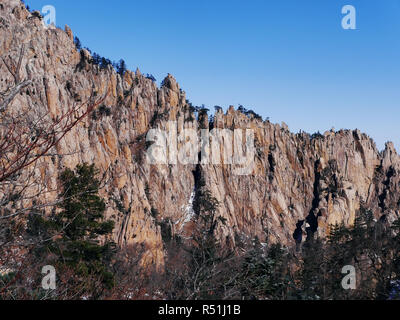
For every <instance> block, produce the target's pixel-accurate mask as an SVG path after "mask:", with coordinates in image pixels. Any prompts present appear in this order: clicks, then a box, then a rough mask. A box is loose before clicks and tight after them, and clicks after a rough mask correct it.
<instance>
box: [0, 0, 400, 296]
mask: <svg viewBox="0 0 400 320" xmlns="http://www.w3.org/2000/svg"><path fill="white" fill-rule="evenodd" d="M0 57H1V59H0V299H4V300H13V299H16V300H18V299H39V300H45V299H54V300H71V299H76V300H82V299H85V300H95V299H133V300H136V299H170V300H178V299H184V300H203V299H221V300H232V299H239V300H241V299H249V300H251V299H256V300H264V299H265V300H332V299H382V300H387V299H397V298H398V295H399V285H400V264H399V262H400V261H399V250H400V246H399V240H400V239H399V232H400V220H399V214H400V190H399V189H400V175H399V172H400V157H399V155H398V154H397V152H396V150H395V148H394V145H393V143H391V142H388V143H387V144H386V146H385V149H384V150H383V151H379V150H378V149H377V147H376V145H375V142H374V141H373V140H372V139H371V138H370V137H368V136H367V135H366V134H363V133H361V132H360V131H359V130H357V129H356V130H344V129H342V130H339V131H335V130H334V129H332V130H330V131H326V132H324V133H319V132H317V133H314V134H309V133H306V132H302V131H300V132H298V133H293V132H291V131H290V130H289V128H288V126H287V125H286V124H285V123H282V124H274V123H272V122H271V121H270V119H269V118H266V119H263V118H262V117H261V116H259V115H258V114H257V113H256V112H255V111H253V110H251V109H249V108H246V107H244V106H242V105H239V106H238V108H235V107H233V106H230V107H229V108H228V110H227V111H226V112H224V111H223V109H222V108H221V107H219V106H216V107H215V112H214V113H211V112H210V110H209V109H212V108H207V107H206V106H204V105H203V106H194V105H193V104H192V103H191V102H190V101H189V99H187V98H186V93H185V91H184V90H183V89H182V88H181V87H180V86H179V84H178V83H177V81H176V79H175V78H174V77H173V76H172V75H170V74H168V75H167V77H166V78H165V79H164V80H163V81H162V82H161V84H160V86H158V85H157V83H156V81H155V79H154V77H153V76H152V75H151V74H146V75H144V74H142V73H141V72H140V70H139V69H137V70H136V71H135V72H133V71H131V70H129V69H128V68H127V66H126V64H125V61H124V60H123V59H121V60H120V61H119V62H112V61H111V60H110V59H107V58H105V57H102V56H101V55H99V54H97V53H92V51H91V50H90V49H88V48H84V47H83V45H82V43H81V41H80V40H79V39H78V38H77V37H76V36H74V35H73V32H72V30H71V29H70V28H69V27H68V26H65V28H64V29H61V28H58V27H55V26H45V25H44V24H43V17H42V16H41V14H40V12H38V11H31V10H30V9H29V8H27V7H26V5H25V4H24V3H23V2H21V1H20V0H4V1H2V2H1V3H0ZM237 132H239V134H237ZM165 133H167V134H165ZM247 133H249V135H247ZM154 135H158V137H161V138H160V141H161V144H160V141H159V140H157V139H155V138H154ZM244 135H246V143H244V144H243V145H241V144H240V143H241V142H243V140H244V139H243V136H244ZM163 137H164V138H165V139H164V138H163ZM171 137H172V138H171ZM198 137H201V139H198ZM247 137H250V138H252V139H249V140H248V139H247ZM173 138H174V139H173ZM163 139H164V140H165V141H164V140H163ZM215 140H217V141H219V142H221V141H222V143H221V144H217V147H215V148H214V144H213V142H214V141H215ZM163 141H164V142H165V143H164V145H166V144H168V146H167V147H166V148H164V149H162V148H161V150H162V151H163V152H161V155H162V157H161V156H160V157H159V158H162V159H163V162H161V163H152V162H151V161H150V160H149V159H150V158H151V156H150V155H153V154H152V153H151V151H157V150H159V149H156V147H160V145H163ZM171 141H172V142H171ZM248 141H250V142H251V143H250V144H248V143H247V142H248ZM167 142H169V143H167ZM239 142H240V143H239ZM204 145H206V146H207V147H204ZM238 145H239V147H238ZM194 146H195V147H194ZM175 149H176V150H183V152H182V153H178V154H175V152H174V151H175ZM232 149H233V151H232ZM249 150H252V151H254V152H253V153H249V152H248V151H249ZM234 151H237V152H238V153H239V154H240V156H237V154H235V153H234ZM244 151H246V152H244ZM187 154H189V156H187ZM244 154H246V155H248V154H250V158H249V157H247V158H246V156H244ZM243 159H245V161H244V162H243V161H241V160H243ZM167 160H168V161H167ZM249 164H251V165H249Z"/></svg>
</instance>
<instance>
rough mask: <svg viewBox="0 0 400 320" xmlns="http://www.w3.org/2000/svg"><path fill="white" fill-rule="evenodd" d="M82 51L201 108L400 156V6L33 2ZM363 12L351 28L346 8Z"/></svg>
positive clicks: (357, 0)
mask: <svg viewBox="0 0 400 320" xmlns="http://www.w3.org/2000/svg"><path fill="white" fill-rule="evenodd" d="M27 3H28V5H30V7H31V8H33V9H39V10H41V8H42V6H43V5H47V4H51V5H53V6H54V7H55V8H56V10H57V25H58V26H64V25H65V24H68V25H69V26H70V27H71V28H72V30H73V32H74V34H75V35H77V36H78V37H79V38H80V39H81V42H82V44H83V45H84V46H87V47H89V48H90V49H91V50H92V51H96V52H98V53H100V54H101V55H103V56H106V57H108V58H110V59H111V60H119V59H120V58H124V59H125V61H126V62H127V64H128V67H129V69H132V70H135V69H136V67H139V68H140V70H141V71H142V73H151V74H153V75H154V76H155V77H156V78H157V80H158V81H160V80H162V79H163V78H164V77H165V76H166V74H167V73H171V74H173V75H174V76H175V77H176V79H177V80H178V82H179V83H180V85H181V87H182V88H183V89H184V90H185V91H186V93H187V96H188V98H189V100H190V101H191V102H192V103H193V104H195V105H201V104H205V105H206V106H208V107H213V106H214V105H220V106H222V107H223V108H224V109H226V108H227V107H228V106H229V105H235V106H238V104H242V105H244V106H245V107H246V108H251V109H253V110H254V111H255V112H257V113H259V114H260V115H262V116H263V117H264V118H265V117H270V118H271V121H272V122H278V123H280V122H281V121H285V122H286V123H287V124H288V125H289V127H290V129H291V130H292V131H294V132H297V131H299V130H300V129H302V130H304V131H308V132H310V133H313V132H315V131H318V130H320V131H321V132H323V131H325V130H329V129H330V128H331V127H335V129H336V130H338V129H340V128H346V129H355V128H359V129H360V130H362V131H363V132H366V133H367V134H369V135H370V136H371V137H372V138H374V140H375V141H376V142H377V145H378V148H380V149H382V148H383V145H384V142H385V141H387V140H391V141H394V142H395V145H396V147H397V149H398V150H399V151H400V135H399V128H400V125H399V124H400V0H347V1H341V0H301V1H300V0H279V1H271V0H246V1H244V0H242V1H238V0H201V1H195V0H169V1H165V0H163V1H161V0H146V1H145V0H140V1H137V0H129V1H127V0H114V1H106V0H96V1H95V0H81V1H76V0H69V1H65V0H27ZM346 4H351V5H353V6H354V7H355V8H356V10H357V30H343V29H342V27H341V19H342V17H343V15H342V13H341V8H342V7H343V6H344V5H346Z"/></svg>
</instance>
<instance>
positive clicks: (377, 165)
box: [0, 0, 400, 264]
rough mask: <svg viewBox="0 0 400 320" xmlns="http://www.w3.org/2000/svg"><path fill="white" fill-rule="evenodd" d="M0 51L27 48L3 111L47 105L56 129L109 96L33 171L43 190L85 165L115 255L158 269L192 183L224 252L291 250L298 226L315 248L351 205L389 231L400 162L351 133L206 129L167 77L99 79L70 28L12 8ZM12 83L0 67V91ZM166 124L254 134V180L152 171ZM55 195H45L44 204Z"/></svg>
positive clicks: (229, 120)
mask: <svg viewBox="0 0 400 320" xmlns="http://www.w3.org/2000/svg"><path fill="white" fill-rule="evenodd" d="M0 39H1V40H0V56H8V55H16V54H17V53H18V51H19V49H20V47H21V45H22V44H25V48H26V54H25V56H24V60H23V63H24V64H27V65H29V69H30V70H31V71H32V74H33V78H32V84H30V85H29V86H28V87H27V88H25V89H24V90H23V91H21V93H20V94H19V95H18V96H17V97H16V98H15V99H14V100H13V102H12V104H11V107H14V108H18V107H21V106H24V107H29V108H35V107H36V106H38V105H47V106H48V109H49V112H50V114H51V115H52V116H53V117H57V115H60V114H61V113H62V112H63V111H65V110H66V108H67V107H68V106H71V105H73V104H74V103H75V102H77V101H85V100H87V99H89V97H90V95H91V93H92V92H93V91H94V92H97V94H98V95H99V96H100V95H104V94H106V93H107V92H109V94H108V96H107V98H106V100H105V102H104V108H107V110H109V111H110V112H109V113H107V112H106V113H101V112H96V116H90V117H87V118H86V119H85V120H84V121H83V122H82V123H80V124H79V125H78V126H77V127H75V128H74V129H73V130H72V131H71V132H70V133H68V134H67V135H66V137H65V138H64V139H63V140H62V141H61V142H60V143H59V145H58V146H57V150H56V151H57V153H58V154H59V155H60V156H58V157H56V158H50V157H46V158H45V159H44V160H43V161H41V162H40V164H39V166H38V170H39V173H40V174H41V176H42V177H43V179H44V180H45V181H46V185H47V186H48V188H49V190H53V189H55V188H56V187H57V176H58V173H59V172H60V171H61V170H62V169H63V168H64V167H70V168H73V167H75V166H76V165H77V164H78V163H82V162H88V163H94V164H95V165H96V166H97V167H98V168H99V169H100V170H101V172H102V173H104V174H105V178H106V180H107V181H108V183H107V184H106V185H105V187H104V188H103V189H102V190H101V195H102V196H103V197H104V198H105V199H106V200H107V216H108V217H109V218H112V219H113V220H114V221H115V222H116V228H115V230H114V233H113V238H114V239H115V241H116V242H117V243H118V244H119V245H120V246H125V245H129V244H134V243H143V244H145V245H146V247H147V248H148V254H147V258H148V261H150V262H153V263H157V264H162V261H163V257H164V244H163V237H162V233H163V232H162V231H163V228H170V229H171V232H172V233H175V234H180V235H182V236H188V233H189V230H190V223H195V215H194V214H193V210H192V207H191V205H192V203H193V197H194V195H195V191H196V189H195V186H196V184H197V182H198V179H199V175H201V176H202V177H203V178H204V179H205V181H206V185H207V188H208V189H209V190H210V191H211V193H212V195H213V196H214V197H216V199H217V200H218V201H219V203H220V206H219V209H218V215H219V216H221V217H223V218H225V221H226V223H225V224H221V225H220V226H219V227H218V230H217V235H218V237H219V238H220V239H222V240H223V241H226V242H227V243H229V244H230V245H234V244H235V241H236V240H235V239H237V237H238V236H239V237H240V236H242V237H249V238H253V237H255V236H257V237H258V238H260V239H262V240H263V241H264V239H266V238H267V239H268V240H269V241H272V242H280V243H282V244H285V245H289V246H291V245H293V244H294V239H293V233H294V231H295V230H296V228H297V226H299V222H300V225H301V227H302V229H303V230H304V229H305V228H306V232H307V233H308V236H317V235H318V236H320V237H324V236H326V234H327V232H329V227H330V225H331V224H335V223H340V222H344V223H345V224H346V225H351V224H352V223H353V221H354V218H355V214H356V211H357V210H358V209H359V208H360V204H362V205H364V206H366V207H368V208H370V209H371V210H372V211H373V213H374V216H375V218H376V219H379V218H381V217H382V216H383V215H385V216H386V217H388V219H389V221H393V220H394V219H395V218H396V217H397V216H398V215H399V201H400V193H399V187H400V184H399V174H398V173H399V172H400V159H399V155H398V154H397V152H396V150H395V149H394V146H393V144H392V143H387V144H386V148H385V150H383V151H382V152H379V151H378V150H377V148H376V145H375V143H374V142H373V141H372V140H371V139H370V138H369V137H368V136H367V135H365V134H363V133H361V132H360V131H359V130H354V131H351V130H340V131H337V132H336V131H334V130H331V131H327V132H325V133H324V134H323V135H320V136H319V135H316V136H313V137H311V136H310V135H309V134H307V133H298V134H294V133H292V132H290V131H289V129H288V127H287V126H286V125H285V124H284V123H282V124H281V125H279V124H273V123H271V122H269V121H262V120H260V119H258V118H256V117H254V116H252V115H245V114H243V113H242V112H240V111H238V110H235V109H234V108H233V107H230V108H229V110H228V111H227V112H226V113H223V112H222V110H219V111H217V112H216V113H215V115H214V117H213V121H212V122H210V119H208V115H205V114H202V115H199V116H198V117H196V115H195V114H194V112H193V110H192V109H191V108H190V105H189V103H188V100H187V99H186V94H185V92H184V91H183V90H182V89H181V88H180V86H179V84H178V83H177V82H176V80H175V79H174V77H173V76H171V75H168V76H167V77H166V79H164V81H163V84H162V85H161V87H160V88H158V87H157V85H156V84H155V83H154V82H153V81H152V80H150V79H148V78H146V77H145V76H144V75H142V74H141V73H140V71H139V70H137V71H136V72H131V71H127V72H126V73H125V74H124V76H123V77H121V76H120V75H119V74H117V73H116V72H115V70H114V69H113V68H112V67H111V66H109V67H107V68H105V69H101V68H100V67H99V66H98V65H94V64H93V63H91V54H90V53H89V52H88V51H87V50H85V49H83V50H81V51H80V52H79V51H77V50H76V47H75V45H74V42H73V33H72V31H71V29H70V28H69V27H66V28H65V30H61V29H59V28H55V27H47V28H45V27H44V26H43V23H42V21H41V19H40V17H39V16H37V15H36V14H32V13H30V12H29V11H27V10H26V8H25V6H24V5H23V4H22V3H21V2H20V1H19V0H2V1H1V2H0ZM22 72H27V71H25V69H23V70H22ZM22 76H27V74H23V75H22ZM12 81H13V79H12V76H11V75H10V74H9V72H8V71H7V69H6V68H5V66H4V65H1V66H0V91H3V90H5V89H6V88H7V86H8V85H9V84H10V83H12ZM169 121H176V123H177V131H178V134H179V133H181V132H182V131H183V129H188V128H190V129H194V130H196V131H197V132H199V136H200V130H201V129H211V128H210V123H211V126H212V128H219V129H235V128H236V129H252V130H253V131H254V137H255V151H256V156H255V166H254V169H253V170H252V172H251V173H250V174H249V175H237V174H235V166H234V165H231V164H221V165H212V164H198V165H196V164H188V165H183V164H180V163H177V164H169V165H168V164H165V165H152V164H150V163H149V162H148V161H147V159H146V157H145V151H146V149H147V148H148V144H147V143H146V134H147V132H148V131H149V130H150V129H151V128H160V129H167V127H168V122H169ZM183 144H184V141H182V140H180V141H178V146H182V145H183ZM221 151H223V147H221ZM56 195H57V193H56V192H50V193H49V194H48V195H46V198H48V199H51V198H52V197H53V198H54V197H55V196H56ZM303 221H304V223H303V224H302V223H301V222H303ZM303 240H304V239H303Z"/></svg>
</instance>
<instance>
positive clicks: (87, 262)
mask: <svg viewBox="0 0 400 320" xmlns="http://www.w3.org/2000/svg"><path fill="white" fill-rule="evenodd" d="M97 174H98V171H97V170H96V169H95V167H94V165H87V164H83V165H78V166H77V167H76V169H75V170H74V171H73V170H70V169H66V170H65V171H63V172H62V174H61V176H60V182H61V186H62V193H61V194H60V196H59V198H60V199H62V201H61V202H60V204H59V208H60V212H59V213H57V214H54V215H53V216H52V217H50V218H43V217H40V216H37V215H32V216H31V218H30V221H29V225H28V232H29V233H30V234H31V235H35V236H40V235H42V237H43V235H45V237H46V238H49V239H50V241H48V242H47V241H46V242H43V245H42V246H41V247H39V248H38V250H36V252H37V254H39V255H47V254H48V253H49V252H50V256H51V257H52V258H51V260H52V262H53V263H54V264H55V266H57V267H56V269H58V270H63V269H64V268H71V269H72V270H74V272H75V273H76V275H77V276H78V277H79V282H85V281H89V282H90V278H92V277H94V278H96V279H97V280H96V281H100V282H101V283H102V285H103V286H104V288H106V289H110V288H112V287H113V285H114V276H113V274H112V272H111V268H110V264H111V260H112V258H113V255H114V253H115V247H116V246H115V243H114V242H112V241H111V240H109V239H108V237H107V236H109V235H110V234H111V232H112V230H113V228H114V222H113V221H106V220H104V212H105V209H106V205H105V202H104V200H103V199H102V198H100V197H99V195H98V191H99V186H100V182H99V180H98V179H96V175H97ZM49 236H50V237H49ZM100 237H103V239H102V241H100V240H99V238H100ZM99 279H100V280H99ZM93 285H95V284H94V283H93ZM93 285H92V284H91V283H88V288H89V290H91V292H99V291H100V292H101V291H102V288H95V287H93Z"/></svg>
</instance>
